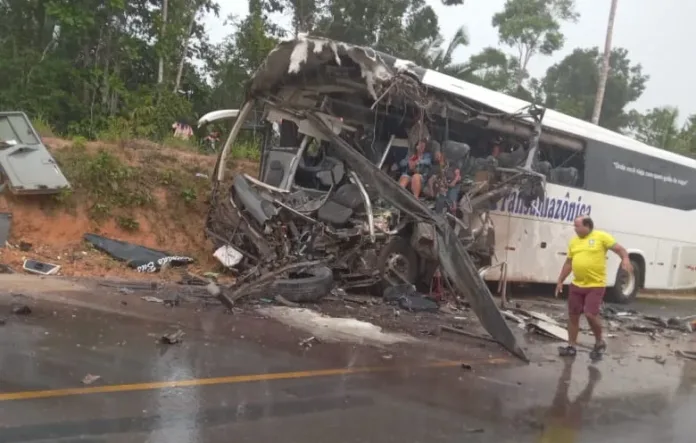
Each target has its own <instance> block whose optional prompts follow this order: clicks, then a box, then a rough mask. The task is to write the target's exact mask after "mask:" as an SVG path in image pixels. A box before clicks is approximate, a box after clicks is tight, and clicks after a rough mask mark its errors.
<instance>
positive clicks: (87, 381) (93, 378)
mask: <svg viewBox="0 0 696 443" xmlns="http://www.w3.org/2000/svg"><path fill="white" fill-rule="evenodd" d="M100 378H101V375H92V374H87V375H85V377H84V378H83V379H82V384H83V385H91V384H92V383H94V382H95V381H97V380H99V379H100Z"/></svg>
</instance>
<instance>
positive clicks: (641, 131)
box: [628, 106, 696, 156]
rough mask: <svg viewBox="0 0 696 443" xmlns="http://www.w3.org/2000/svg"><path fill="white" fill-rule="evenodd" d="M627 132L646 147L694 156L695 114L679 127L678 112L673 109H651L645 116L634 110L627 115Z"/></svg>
mask: <svg viewBox="0 0 696 443" xmlns="http://www.w3.org/2000/svg"><path fill="white" fill-rule="evenodd" d="M628 132H629V134H631V135H633V136H634V137H635V138H637V139H638V140H640V141H642V142H644V143H646V144H648V145H651V146H655V147H658V148H662V149H667V150H668V151H674V152H678V153H680V154H684V155H689V156H695V155H696V114H694V115H690V116H689V117H688V118H687V119H686V122H685V123H684V124H683V125H682V126H681V127H680V125H679V110H678V109H677V108H675V107H671V106H664V107H661V108H653V109H651V110H649V111H648V112H646V113H645V114H640V113H639V112H637V111H635V110H634V111H631V112H630V113H629V125H628Z"/></svg>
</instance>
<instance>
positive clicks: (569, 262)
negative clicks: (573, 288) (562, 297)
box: [554, 256, 573, 297]
mask: <svg viewBox="0 0 696 443" xmlns="http://www.w3.org/2000/svg"><path fill="white" fill-rule="evenodd" d="M572 271H573V258H572V257H570V256H568V258H566V261H565V262H564V263H563V267H562V268H561V273H560V274H559V275H558V282H556V292H555V294H554V295H555V296H556V297H558V295H559V294H560V293H561V291H562V290H563V282H564V281H565V279H566V278H568V276H569V275H570V273H571V272H572Z"/></svg>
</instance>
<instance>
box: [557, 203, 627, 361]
mask: <svg viewBox="0 0 696 443" xmlns="http://www.w3.org/2000/svg"><path fill="white" fill-rule="evenodd" d="M574 225H575V233H576V234H577V235H576V236H575V237H573V238H572V239H571V240H570V243H569V244H568V255H567V258H566V261H565V263H564V264H563V268H562V269H561V274H560V275H559V276H558V283H557V284H556V292H555V295H556V297H558V295H559V294H560V293H561V291H562V290H563V282H564V281H565V279H566V278H567V277H568V275H570V273H571V272H572V273H573V281H572V283H571V284H570V293H569V295H568V345H567V346H565V347H561V348H559V354H560V355H561V356H562V357H574V356H575V355H576V354H577V350H576V349H575V348H576V346H577V340H578V332H579V331H580V316H581V315H582V314H585V318H587V323H589V325H590V328H591V329H592V334H593V335H594V337H595V346H594V349H593V350H592V352H591V353H590V358H592V359H593V360H597V359H599V358H601V356H602V354H603V353H604V351H605V350H606V348H607V344H606V342H605V341H604V339H603V338H602V323H601V320H600V318H599V309H600V307H601V305H602V299H603V298H604V292H605V291H606V285H607V260H606V255H607V251H613V252H614V253H616V254H617V255H619V257H621V267H622V268H623V269H624V270H625V271H626V272H632V271H633V270H632V267H631V260H630V259H629V257H628V252H627V251H626V249H625V248H624V247H623V246H621V245H619V244H618V243H617V242H616V240H615V239H614V237H612V236H611V234H608V233H606V232H603V231H599V230H595V229H594V222H593V221H592V219H591V218H590V217H587V216H580V217H578V218H576V219H575V221H574Z"/></svg>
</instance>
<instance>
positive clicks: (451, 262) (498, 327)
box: [308, 113, 528, 361]
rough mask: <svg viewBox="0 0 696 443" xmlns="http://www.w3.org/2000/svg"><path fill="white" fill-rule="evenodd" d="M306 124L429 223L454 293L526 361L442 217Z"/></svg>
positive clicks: (371, 183) (367, 179)
mask: <svg viewBox="0 0 696 443" xmlns="http://www.w3.org/2000/svg"><path fill="white" fill-rule="evenodd" d="M308 118H309V120H310V121H311V122H312V123H313V124H314V125H315V126H316V128H317V129H319V130H320V131H321V132H322V133H323V134H324V136H325V137H326V138H327V139H329V140H332V141H333V142H334V147H335V151H334V155H335V156H336V157H337V158H340V159H341V160H343V161H345V162H346V164H347V165H348V166H349V167H350V168H351V169H352V170H353V171H355V172H356V173H357V174H358V176H359V177H360V179H361V180H363V182H364V183H365V185H366V186H367V187H370V188H372V189H374V190H376V191H377V193H378V194H379V195H380V196H381V197H382V198H384V199H385V200H387V201H388V202H389V203H391V204H392V205H394V206H395V207H396V208H397V209H399V210H400V211H403V212H405V213H407V214H409V215H410V216H411V217H413V218H415V219H416V221H420V222H426V223H430V224H432V225H434V226H435V229H436V231H437V242H438V247H437V253H438V258H439V259H440V264H441V266H442V269H443V271H444V273H445V275H446V276H447V277H449V278H450V280H451V281H452V283H453V284H454V286H455V288H456V289H457V291H459V292H460V293H462V294H464V296H465V297H466V298H467V300H468V301H469V303H470V304H471V308H472V309H473V310H474V312H475V313H476V316H477V317H478V318H479V320H480V321H481V324H482V325H483V327H484V328H485V329H486V331H488V333H489V334H490V335H491V337H493V338H494V339H495V340H496V341H497V342H498V343H500V344H501V345H503V346H504V347H505V348H506V349H507V350H508V351H510V352H511V353H513V354H514V355H516V356H517V357H519V358H521V359H523V360H525V361H527V360H528V359H527V357H526V355H525V354H524V351H523V350H522V348H521V347H520V346H519V344H518V343H517V339H516V337H515V335H514V334H513V332H512V330H511V329H510V326H508V324H507V322H506V321H505V318H504V317H503V315H502V314H501V312H500V310H499V309H498V307H497V306H496V305H495V301H494V300H493V296H492V294H491V293H490V291H489V290H488V286H486V284H485V282H484V281H483V279H482V278H481V277H480V276H479V275H478V272H477V270H476V266H475V264H474V262H473V261H472V259H471V257H470V256H469V254H468V253H467V252H466V250H465V249H464V246H463V245H462V244H461V242H460V241H459V240H458V239H457V236H456V235H455V234H454V232H453V231H452V229H451V228H450V227H449V225H448V224H447V222H446V221H445V220H444V218H442V217H441V216H439V215H437V214H435V213H433V212H432V211H430V210H429V209H428V208H427V207H426V206H425V205H423V204H422V203H421V202H420V201H419V200H418V199H417V198H415V197H414V196H413V194H411V193H410V192H408V191H407V190H406V189H404V188H402V187H401V186H399V184H398V183H397V182H395V181H394V180H393V179H392V178H391V177H389V176H388V175H387V174H386V173H384V172H383V171H382V170H380V169H379V168H377V167H376V166H375V165H373V164H372V163H371V162H370V161H369V160H368V159H367V158H365V157H363V156H362V155H361V154H360V153H359V152H357V151H356V150H355V149H353V148H352V147H351V146H350V145H348V144H347V143H346V142H345V141H344V140H343V139H341V138H340V137H337V136H336V135H335V134H334V133H333V131H331V129H330V128H329V127H328V126H326V125H325V124H324V122H323V121H322V120H321V118H319V117H318V116H317V115H316V114H313V113H310V114H308Z"/></svg>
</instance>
